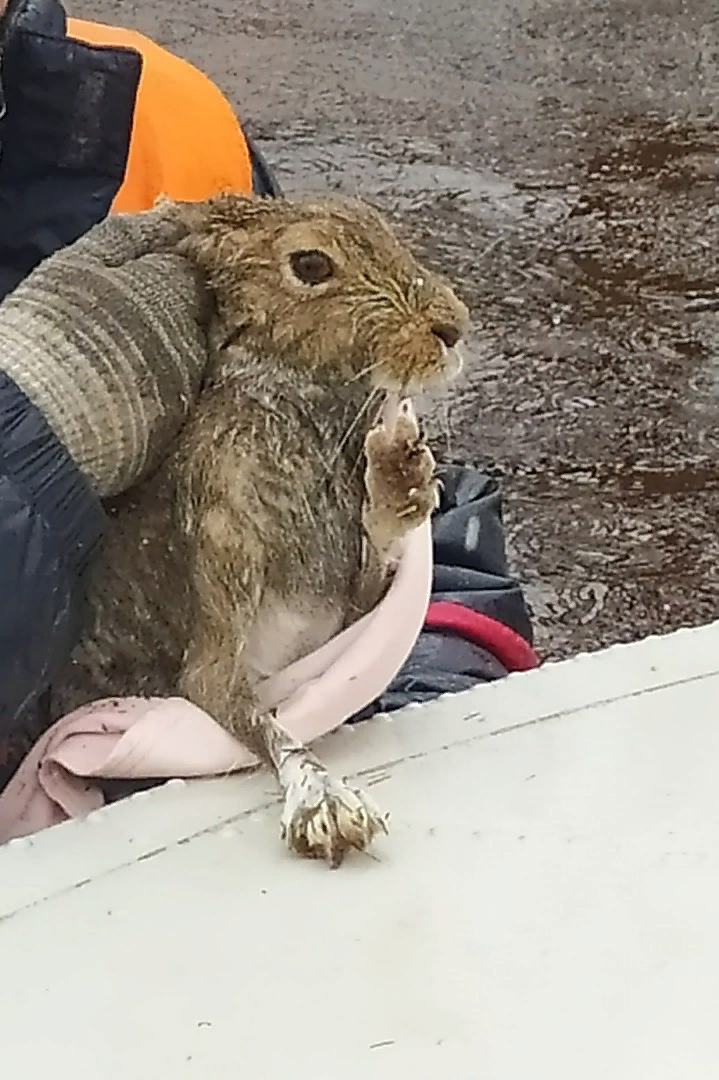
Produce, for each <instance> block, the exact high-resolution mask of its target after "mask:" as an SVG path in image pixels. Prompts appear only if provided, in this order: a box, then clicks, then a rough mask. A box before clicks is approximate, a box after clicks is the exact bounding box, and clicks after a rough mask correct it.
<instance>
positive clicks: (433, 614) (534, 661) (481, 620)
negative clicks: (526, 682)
mask: <svg viewBox="0 0 719 1080" xmlns="http://www.w3.org/2000/svg"><path fill="white" fill-rule="evenodd" d="M424 628H425V630H445V631H446V630H449V631H452V632H453V633H455V634H459V635H460V636H461V637H463V638H467V639H468V640H469V641H472V642H474V644H475V645H481V646H482V647H483V648H485V649H487V650H488V651H489V652H491V653H492V654H493V655H494V656H496V657H497V659H498V660H499V662H500V663H501V664H503V665H504V667H506V668H507V670H508V671H531V670H532V668H536V667H539V657H538V656H537V654H536V653H535V651H534V649H533V648H532V646H531V645H530V644H529V643H528V642H527V641H525V640H524V638H523V637H522V636H521V634H518V633H517V632H516V630H512V629H511V628H510V627H509V626H505V625H504V623H501V622H498V620H497V619H492V618H491V617H490V616H489V615H483V614H481V613H480V612H479V611H472V609H471V608H467V607H464V606H463V605H462V604H454V603H452V602H451V601H450V600H437V601H435V602H434V603H432V604H430V605H429V607H428V609H427V615H426V617H425V620H424Z"/></svg>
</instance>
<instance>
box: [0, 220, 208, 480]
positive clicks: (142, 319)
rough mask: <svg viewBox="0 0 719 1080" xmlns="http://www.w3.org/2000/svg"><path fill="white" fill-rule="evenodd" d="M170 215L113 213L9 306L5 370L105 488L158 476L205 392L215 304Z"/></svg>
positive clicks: (50, 262)
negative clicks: (180, 247)
mask: <svg viewBox="0 0 719 1080" xmlns="http://www.w3.org/2000/svg"><path fill="white" fill-rule="evenodd" d="M185 232H186V230H185V229H184V227H183V226H181V225H178V223H177V222H175V221H173V219H172V216H171V213H170V212H169V211H168V209H167V208H166V207H157V208H155V209H152V210H148V211H146V212H145V213H142V214H127V215H125V214H123V215H117V216H111V217H109V218H108V219H106V220H105V221H104V222H102V223H101V224H100V225H98V226H96V227H95V228H94V229H91V230H90V232H89V233H87V234H86V235H85V236H83V237H81V238H80V239H79V240H78V241H76V242H75V243H74V244H72V245H71V246H70V247H68V248H65V249H64V250H62V251H59V252H57V253H56V254H55V255H53V256H51V257H50V258H49V259H47V260H46V261H45V262H43V263H41V265H40V266H39V267H38V268H37V269H36V270H34V271H33V273H32V274H30V276H29V277H28V278H27V279H26V280H25V281H24V282H22V283H21V284H20V285H19V286H18V288H17V289H16V290H15V291H14V292H13V293H11V294H10V295H9V296H8V297H7V298H6V299H5V300H4V301H3V302H2V304H0V368H2V369H4V370H5V372H7V374H8V375H9V376H10V378H11V379H13V380H14V382H15V383H16V384H17V385H18V386H19V387H20V389H21V390H23V392H24V393H25V394H26V395H27V396H28V397H29V398H30V400H31V401H32V402H33V403H34V404H35V405H36V406H37V407H38V408H39V409H40V411H41V412H42V413H43V414H44V415H45V417H46V419H47V421H48V423H49V424H50V425H51V427H52V428H53V430H54V431H55V434H56V435H57V436H58V438H59V439H60V440H61V441H62V443H63V444H64V445H65V447H66V448H67V450H68V451H69V452H70V454H71V455H72V457H73V458H74V460H75V462H76V463H77V465H78V466H79V468H80V469H81V470H82V471H83V473H84V474H85V475H86V476H87V478H88V480H89V481H90V483H91V484H92V486H93V488H94V489H95V491H96V492H97V493H98V494H99V495H101V496H106V495H115V494H118V493H119V492H121V491H124V490H125V489H126V488H128V487H130V486H131V485H132V484H134V483H136V482H137V481H138V480H139V479H141V478H142V477H143V476H144V475H146V474H147V473H148V472H149V471H151V470H152V468H154V467H155V466H156V465H157V464H158V462H159V461H160V460H161V459H162V457H163V455H164V454H165V453H166V451H167V448H168V445H169V443H170V441H171V440H172V438H173V436H174V435H175V434H176V433H177V431H178V430H179V428H180V426H181V424H182V422H183V420H184V418H185V416H186V415H187V412H188V410H189V408H190V407H191V405H192V404H193V403H194V401H195V399H196V397H197V394H198V392H199V388H200V383H201V380H202V376H203V373H204V370H205V366H206V363H207V343H206V324H207V321H208V318H209V308H210V301H209V298H208V295H207V293H206V291H205V288H204V286H203V283H202V280H201V277H200V275H199V273H198V271H197V270H196V269H195V268H194V267H193V266H192V265H191V264H190V263H189V262H188V261H186V260H185V259H184V258H182V257H181V256H179V255H176V254H173V253H172V247H173V245H174V244H175V243H176V242H177V241H178V240H180V239H181V237H182V236H183V235H185Z"/></svg>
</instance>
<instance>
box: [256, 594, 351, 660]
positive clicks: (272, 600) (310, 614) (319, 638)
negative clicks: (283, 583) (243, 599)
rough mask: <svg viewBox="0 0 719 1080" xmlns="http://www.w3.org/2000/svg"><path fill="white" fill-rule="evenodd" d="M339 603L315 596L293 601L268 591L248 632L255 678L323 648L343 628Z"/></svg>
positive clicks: (298, 598)
mask: <svg viewBox="0 0 719 1080" xmlns="http://www.w3.org/2000/svg"><path fill="white" fill-rule="evenodd" d="M344 620H345V612H344V611H343V609H342V607H341V606H340V605H338V604H336V603H335V604H333V603H332V602H330V601H328V600H323V599H319V598H317V597H312V596H310V595H309V594H308V595H306V596H304V597H298V596H294V597H293V598H292V599H291V600H288V599H287V598H284V597H281V596H279V595H278V594H277V593H274V592H272V591H268V592H267V593H265V595H264V596H263V598H262V603H261V605H260V609H259V611H258V612H257V615H256V617H255V622H254V625H253V627H252V630H251V632H250V634H249V637H248V640H247V645H246V651H245V659H246V663H247V666H248V667H249V668H250V670H251V671H252V672H253V674H254V675H255V676H256V678H260V679H262V678H267V677H269V676H270V675H275V674H276V673H277V672H278V671H281V670H282V669H283V668H285V667H287V666H288V665H289V664H292V663H294V661H295V660H300V659H301V658H302V657H304V656H307V655H308V654H309V653H311V652H314V650H315V649H318V648H320V647H321V646H322V645H324V644H325V642H327V641H329V639H330V638H332V637H334V635H335V634H337V633H339V631H340V630H341V629H342V626H343V624H344Z"/></svg>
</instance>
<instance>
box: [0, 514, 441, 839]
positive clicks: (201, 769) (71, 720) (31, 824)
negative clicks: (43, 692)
mask: <svg viewBox="0 0 719 1080" xmlns="http://www.w3.org/2000/svg"><path fill="white" fill-rule="evenodd" d="M431 582H432V537H431V529H430V524H429V522H427V523H425V525H423V526H422V527H420V528H419V529H417V530H415V531H414V532H413V533H411V534H410V536H409V537H408V538H407V541H406V543H405V548H404V552H403V555H402V559H401V561H400V564H399V567H398V570H397V573H396V574H395V577H394V579H393V582H392V585H391V587H390V589H389V590H388V592H387V594H386V596H385V597H384V599H383V600H382V601H381V602H380V603H379V604H378V605H377V607H376V608H375V609H374V611H371V612H370V613H369V614H368V615H365V616H364V618H362V619H360V620H359V621H358V622H356V623H355V624H354V625H353V626H350V627H349V628H348V629H346V630H344V631H342V633H340V634H338V635H336V637H334V638H332V639H331V640H330V641H329V642H328V643H327V644H326V645H325V646H324V647H323V648H321V649H318V650H317V651H316V652H314V653H311V654H310V655H309V656H307V657H305V658H304V659H302V660H299V661H297V662H296V663H294V664H291V665H290V666H289V667H287V668H285V670H284V671H282V672H279V673H278V674H277V675H275V676H272V677H271V678H269V679H266V680H265V681H264V682H263V684H262V685H261V689H260V697H261V701H262V704H264V705H265V706H266V707H267V708H276V709H277V718H278V720H279V722H280V723H281V724H282V725H283V726H284V727H285V728H286V729H287V730H288V731H289V732H290V733H291V734H292V735H294V736H295V738H297V739H299V740H301V741H302V742H303V743H309V742H312V741H313V740H314V739H316V738H318V737H319V736H320V735H324V734H326V733H327V732H328V731H332V730H333V729H335V728H337V727H339V725H340V724H342V723H343V722H344V721H345V720H347V719H348V718H350V717H352V716H355V715H356V714H357V713H359V712H360V711H361V710H362V709H364V708H365V707H366V706H368V705H369V704H370V703H371V702H372V701H374V700H376V699H377V698H378V697H379V695H380V694H382V693H383V691H384V690H385V689H386V687H387V686H389V684H390V683H391V682H392V680H393V678H394V677H395V675H396V674H397V672H398V671H399V670H400V668H401V667H402V665H403V664H404V662H405V660H406V659H407V657H408V655H409V654H410V652H411V650H412V647H413V646H414V644H415V642H416V640H417V638H418V636H419V634H420V631H421V629H422V624H423V620H424V617H425V613H426V611H427V606H428V603H429V596H430V588H431ZM254 764H256V761H255V759H254V758H253V757H252V756H251V755H250V753H249V752H248V751H247V750H246V749H245V748H244V747H243V746H241V745H240V744H239V743H237V742H236V741H235V740H234V739H233V738H232V736H230V735H229V734H228V733H227V732H226V731H224V729H223V728H221V727H220V726H219V724H217V723H216V722H215V721H214V720H213V719H212V718H211V717H210V716H208V714H207V713H205V712H203V711H202V710H201V709H199V708H197V707H196V706H195V705H192V704H191V703H190V702H189V701H185V700H183V699H182V698H168V699H159V698H149V699H146V698H124V699H123V698H113V699H108V700H105V701H99V702H95V703H93V704H90V705H86V706H83V707H82V708H80V709H76V710H75V711H74V712H72V713H70V714H69V715H68V716H65V717H63V718H62V719H61V720H59V721H58V722H57V723H56V724H55V725H54V726H53V727H51V728H50V729H49V731H47V732H46V733H45V734H44V735H43V736H42V738H41V739H40V740H39V741H38V742H37V743H36V744H35V746H34V747H33V749H32V750H31V751H30V753H29V754H28V756H27V757H26V758H25V759H24V761H23V762H22V763H21V765H20V767H19V769H18V770H17V772H16V773H15V775H14V776H13V777H12V779H11V780H10V782H9V783H8V785H7V787H6V788H5V789H4V791H3V792H2V793H0V843H3V842H5V841H7V840H10V839H12V838H14V837H19V836H26V835H29V834H30V833H35V832H38V831H39V830H40V829H43V828H46V827H47V826H49V825H56V824H59V823H60V822H61V821H65V820H67V819H68V818H71V817H81V816H83V815H85V814H87V813H89V812H90V811H92V810H96V809H98V808H99V807H100V806H102V805H103V803H104V801H105V800H104V795H103V792H102V790H101V787H100V785H99V784H98V783H96V784H93V783H92V782H91V781H92V779H93V778H95V779H98V778H101V777H102V778H107V779H139V778H148V779H149V778H152V779H160V778H163V777H165V778H168V779H169V778H170V777H197V776H217V775H224V774H227V773H229V772H234V771H237V770H239V769H243V768H247V767H249V766H252V765H254Z"/></svg>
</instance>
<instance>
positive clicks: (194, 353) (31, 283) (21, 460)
mask: <svg viewBox="0 0 719 1080" xmlns="http://www.w3.org/2000/svg"><path fill="white" fill-rule="evenodd" d="M184 232H185V229H184V227H183V226H178V224H177V223H176V221H175V220H174V218H173V217H172V214H171V213H168V211H167V210H166V209H165V208H158V209H156V210H151V211H148V212H147V213H144V214H138V215H118V216H111V217H109V218H107V219H106V220H105V221H104V222H103V223H102V224H100V225H98V226H97V227H96V228H95V229H93V230H91V231H90V232H89V233H87V234H86V235H85V236H83V237H82V238H81V239H79V240H78V241H77V242H76V243H75V244H73V245H71V246H70V247H68V248H65V249H64V250H62V251H59V252H57V253H56V254H55V255H53V256H51V257H50V258H49V259H46V260H45V261H44V262H43V263H42V264H41V265H40V266H39V267H38V268H37V269H36V270H35V271H34V272H33V273H32V274H30V276H29V277H28V278H27V279H26V280H25V281H23V282H22V283H21V284H20V285H19V286H18V288H17V289H16V290H15V291H14V292H13V293H12V294H11V295H10V296H9V297H7V298H6V299H5V300H4V301H3V302H2V304H0V596H2V604H0V787H1V786H2V783H3V776H4V779H7V778H8V770H9V771H10V772H12V771H13V769H14V767H15V766H16V765H17V763H18V761H19V760H20V759H21V758H22V756H23V753H24V751H25V750H27V748H28V745H29V743H31V742H32V741H34V738H35V737H36V736H37V735H38V734H39V733H40V731H41V730H42V718H41V717H40V716H39V707H40V705H41V699H42V695H43V693H44V691H45V689H46V688H47V686H48V685H49V684H50V683H51V681H52V679H53V678H54V677H55V675H56V674H57V672H58V671H59V670H60V668H61V667H62V666H63V665H64V664H65V663H66V662H67V660H68V659H69V655H70V652H71V649H72V648H73V646H74V644H75V640H76V636H77V633H78V628H79V625H80V620H81V618H82V617H83V605H84V595H85V581H86V575H87V573H88V571H89V569H90V567H91V565H92V556H93V553H94V552H95V550H96V549H97V545H98V544H99V542H100V540H101V537H102V532H103V523H104V517H103V512H102V509H101V505H100V501H99V499H100V497H101V496H104V495H112V494H115V493H117V492H119V491H122V490H125V489H126V488H128V487H130V486H131V485H132V484H133V483H135V482H136V481H137V480H139V479H140V478H141V477H142V476H143V475H145V474H146V473H147V471H148V470H150V469H152V467H153V466H154V465H155V464H156V463H157V462H158V461H159V459H160V458H161V457H162V456H163V455H164V453H166V452H167V449H168V447H169V444H170V441H171V440H172V438H173V436H174V435H175V433H176V432H177V431H178V429H179V427H180V426H181V424H182V422H183V419H184V417H185V416H186V414H187V412H188V410H189V409H190V408H191V406H192V403H193V401H194V400H195V398H196V396H197V393H198V392H199V387H200V383H201V379H202V376H203V374H204V369H205V366H206V362H207V343H206V332H205V321H206V317H207V314H208V304H207V294H206V291H205V287H204V283H202V282H201V281H200V279H199V278H198V275H197V271H196V270H195V269H194V268H193V267H192V266H191V265H190V264H189V263H188V262H187V261H186V260H185V259H183V258H181V257H180V256H178V255H175V254H174V253H173V252H172V248H173V246H174V244H175V243H176V242H177V241H178V240H179V238H180V236H181V235H184ZM158 406H159V407H158ZM3 762H4V764H3Z"/></svg>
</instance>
